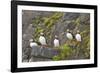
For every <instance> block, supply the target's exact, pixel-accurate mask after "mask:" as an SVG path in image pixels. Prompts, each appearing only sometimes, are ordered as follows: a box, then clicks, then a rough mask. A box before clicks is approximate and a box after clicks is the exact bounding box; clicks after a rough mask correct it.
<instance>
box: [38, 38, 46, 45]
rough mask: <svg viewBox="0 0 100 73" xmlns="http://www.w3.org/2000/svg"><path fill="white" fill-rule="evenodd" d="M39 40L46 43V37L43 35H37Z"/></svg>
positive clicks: (43, 43)
mask: <svg viewBox="0 0 100 73" xmlns="http://www.w3.org/2000/svg"><path fill="white" fill-rule="evenodd" d="M39 42H40V43H41V44H42V45H46V39H45V37H44V36H40V37H39Z"/></svg>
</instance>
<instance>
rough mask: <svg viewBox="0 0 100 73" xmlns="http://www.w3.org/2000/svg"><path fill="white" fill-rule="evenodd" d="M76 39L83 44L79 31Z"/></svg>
mask: <svg viewBox="0 0 100 73" xmlns="http://www.w3.org/2000/svg"><path fill="white" fill-rule="evenodd" d="M75 39H76V40H77V42H81V41H82V38H81V34H80V31H79V30H78V31H77V34H76V35H75Z"/></svg>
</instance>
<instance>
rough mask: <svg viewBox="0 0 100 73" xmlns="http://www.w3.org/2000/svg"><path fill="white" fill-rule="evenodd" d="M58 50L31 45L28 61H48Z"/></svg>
mask: <svg viewBox="0 0 100 73" xmlns="http://www.w3.org/2000/svg"><path fill="white" fill-rule="evenodd" d="M59 53H60V52H59V50H56V49H52V48H42V47H32V49H31V58H30V61H31V62H34V61H50V60H52V58H53V57H54V56H56V55H58V54H59Z"/></svg>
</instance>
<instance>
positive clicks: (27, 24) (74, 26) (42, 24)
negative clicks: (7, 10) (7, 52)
mask: <svg viewBox="0 0 100 73" xmlns="http://www.w3.org/2000/svg"><path fill="white" fill-rule="evenodd" d="M22 12H23V15H22V53H23V54H22V56H23V62H24V61H25V62H26V61H29V59H30V58H31V56H32V55H33V56H34V57H33V58H34V59H31V60H32V61H43V60H44V61H45V60H51V58H52V56H54V52H55V51H54V50H52V49H47V48H46V49H45V48H44V49H42V48H39V47H35V48H34V49H33V48H32V49H31V48H30V46H29V40H30V39H32V38H33V39H38V36H39V35H40V32H41V31H42V30H41V28H42V29H43V31H44V34H45V36H46V39H47V43H48V46H50V48H53V40H54V38H55V37H54V36H55V35H57V36H58V37H59V40H60V45H62V44H64V43H65V42H66V41H67V39H66V35H65V33H66V30H67V29H70V30H71V31H72V33H73V34H74V35H75V34H76V31H77V30H80V32H85V31H86V32H85V36H84V35H83V34H82V36H83V39H84V40H86V39H85V37H86V36H88V37H87V38H90V36H89V35H90V14H89V13H72V12H63V14H62V15H61V17H59V18H57V16H59V15H60V13H59V14H58V15H57V14H56V13H57V12H45V11H31V10H23V11H22ZM54 16H55V17H56V18H57V19H56V18H55V17H54ZM48 20H49V21H48ZM53 20H55V21H53ZM33 21H35V22H33ZM47 21H48V23H47ZM31 24H33V25H31ZM36 28H38V29H39V30H40V31H39V30H37V29H36ZM37 32H38V33H37ZM62 33H64V34H62ZM36 34H38V36H37V35H36ZM34 36H35V37H34ZM84 45H86V44H84ZM82 48H84V47H82ZM85 48H88V47H87V46H86V47H85ZM30 52H31V53H30ZM36 56H41V57H45V59H43V58H42V59H41V57H36ZM36 58H37V59H36Z"/></svg>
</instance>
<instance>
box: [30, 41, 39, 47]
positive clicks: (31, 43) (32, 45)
mask: <svg viewBox="0 0 100 73" xmlns="http://www.w3.org/2000/svg"><path fill="white" fill-rule="evenodd" d="M29 42H30V47H31V48H32V47H34V46H38V44H37V43H36V42H35V41H33V39H30V40H29Z"/></svg>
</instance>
